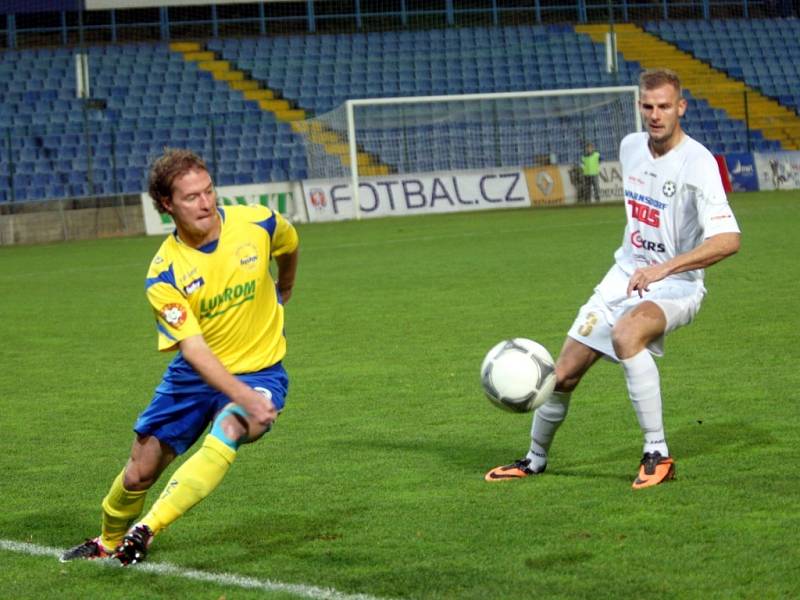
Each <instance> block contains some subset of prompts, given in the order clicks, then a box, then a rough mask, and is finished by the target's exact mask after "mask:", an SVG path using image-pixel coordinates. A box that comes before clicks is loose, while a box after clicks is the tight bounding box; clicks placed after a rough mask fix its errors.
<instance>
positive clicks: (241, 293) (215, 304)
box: [200, 279, 256, 319]
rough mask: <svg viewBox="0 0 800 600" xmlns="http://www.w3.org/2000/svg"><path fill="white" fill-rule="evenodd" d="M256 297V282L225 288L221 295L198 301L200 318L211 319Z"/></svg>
mask: <svg viewBox="0 0 800 600" xmlns="http://www.w3.org/2000/svg"><path fill="white" fill-rule="evenodd" d="M255 297H256V280H255V279H253V280H251V281H248V282H246V283H240V284H237V285H235V286H232V287H227V288H225V289H224V290H223V291H222V293H220V294H215V295H213V296H211V297H210V298H202V299H201V300H200V316H201V317H202V318H204V319H213V318H214V317H218V316H219V315H221V314H223V313H225V312H227V311H229V310H230V309H232V308H235V307H237V306H239V305H241V304H244V303H245V302H249V301H250V300H253V299H254V298H255Z"/></svg>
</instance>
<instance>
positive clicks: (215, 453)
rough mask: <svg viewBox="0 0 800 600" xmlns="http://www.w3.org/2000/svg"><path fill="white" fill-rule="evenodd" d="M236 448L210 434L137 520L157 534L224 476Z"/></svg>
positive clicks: (210, 490)
mask: <svg viewBox="0 0 800 600" xmlns="http://www.w3.org/2000/svg"><path fill="white" fill-rule="evenodd" d="M235 458H236V451H235V450H233V449H232V448H230V447H229V446H227V445H226V444H224V443H222V442H221V441H220V440H218V439H217V438H215V437H214V436H212V435H208V436H206V438H205V440H203V445H202V446H201V447H200V449H199V450H198V451H197V452H195V453H194V454H193V455H192V456H191V457H189V459H188V460H187V461H186V462H185V463H183V464H182V465H181V466H180V467H179V468H178V470H177V471H175V474H174V475H173V476H172V479H170V481H169V483H168V484H167V487H165V488H164V491H163V492H162V493H161V496H159V498H158V500H156V502H155V504H153V506H152V508H150V511H149V512H148V513H147V514H146V515H145V517H144V518H143V519H142V520H141V523H143V524H145V525H147V526H148V527H149V528H150V529H151V530H152V531H153V533H158V532H159V531H161V530H162V529H164V528H165V527H167V526H168V525H170V524H171V523H172V522H173V521H175V520H176V519H177V518H178V517H180V516H181V515H183V514H184V513H186V512H187V511H188V510H189V509H190V508H192V507H193V506H194V505H195V504H197V503H198V502H200V501H201V500H202V499H203V498H205V497H206V496H208V495H209V494H210V493H211V492H212V491H214V489H215V488H216V487H217V486H218V485H219V483H220V482H221V481H222V478H223V477H225V473H227V471H228V468H229V467H230V466H231V463H232V462H233V459H235Z"/></svg>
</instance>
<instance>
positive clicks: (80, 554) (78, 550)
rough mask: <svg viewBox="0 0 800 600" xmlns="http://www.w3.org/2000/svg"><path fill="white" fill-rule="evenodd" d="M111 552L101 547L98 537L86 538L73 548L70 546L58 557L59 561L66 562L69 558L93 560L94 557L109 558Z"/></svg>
mask: <svg viewBox="0 0 800 600" xmlns="http://www.w3.org/2000/svg"><path fill="white" fill-rule="evenodd" d="M110 556H111V552H110V551H108V550H106V549H105V548H104V547H103V544H101V543H100V538H99V537H96V538H93V539H91V538H87V539H86V541H85V542H83V543H82V544H78V545H77V546H75V547H74V548H70V549H69V550H67V551H66V552H64V554H62V555H61V558H60V559H59V560H60V561H61V562H68V561H70V560H81V559H83V560H94V559H96V558H109V557H110Z"/></svg>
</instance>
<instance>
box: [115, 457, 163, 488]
mask: <svg viewBox="0 0 800 600" xmlns="http://www.w3.org/2000/svg"><path fill="white" fill-rule="evenodd" d="M157 479H158V472H157V471H156V470H155V469H148V468H146V467H144V466H143V465H140V464H129V465H128V466H127V467H126V468H125V477H124V478H123V481H122V485H123V486H124V487H125V489H126V490H128V491H129V492H142V491H144V490H149V489H150V488H151V487H152V485H153V484H154V483H155V482H156V480H157Z"/></svg>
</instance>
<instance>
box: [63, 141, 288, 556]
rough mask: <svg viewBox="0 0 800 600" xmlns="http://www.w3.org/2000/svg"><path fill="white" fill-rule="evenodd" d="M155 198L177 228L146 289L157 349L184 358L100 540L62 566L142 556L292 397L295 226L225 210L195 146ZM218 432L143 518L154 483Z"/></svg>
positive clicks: (148, 412)
mask: <svg viewBox="0 0 800 600" xmlns="http://www.w3.org/2000/svg"><path fill="white" fill-rule="evenodd" d="M148 191H149V193H150V196H151V197H152V198H153V201H154V203H155V205H156V208H157V209H158V210H159V211H160V212H162V213H164V212H166V213H169V214H170V216H171V217H172V219H173V220H174V222H175V232H174V233H173V234H171V235H170V236H169V237H167V239H166V240H164V243H163V244H162V245H161V247H160V248H159V250H158V252H157V253H156V255H155V257H154V258H153V260H152V262H151V263H150V269H149V271H148V273H147V279H146V281H145V290H146V293H147V299H148V300H149V302H150V304H151V306H152V308H153V311H154V313H155V321H156V328H157V330H158V349H159V350H161V351H173V350H178V353H177V355H176V356H175V358H174V359H173V360H172V362H171V363H170V364H169V366H168V367H167V370H166V372H165V373H164V376H163V379H162V381H161V383H160V384H159V385H158V387H157V388H156V390H155V394H154V396H153V399H152V401H151V402H150V404H149V406H148V407H147V408H146V409H145V410H144V412H142V413H141V415H140V416H139V418H138V420H137V421H136V424H135V425H134V428H133V429H134V432H135V434H136V437H135V439H134V442H133V447H132V449H131V453H130V458H129V459H128V462H127V464H126V465H125V468H124V469H123V470H122V472H121V473H120V474H119V475H118V476H117V478H116V479H115V480H114V482H113V483H112V485H111V489H110V490H109V492H108V494H107V495H106V497H105V499H104V500H103V503H102V531H101V534H100V535H99V536H98V537H95V538H93V539H88V540H86V541H85V542H84V543H83V544H80V545H78V546H76V547H75V548H72V549H70V550H68V551H67V552H65V553H64V555H63V556H62V561H66V560H73V559H78V558H85V559H93V558H107V557H113V558H116V559H117V560H119V561H120V562H121V563H122V564H123V565H128V564H133V563H137V562H140V561H142V560H144V558H145V557H146V555H147V549H148V547H149V545H150V542H151V541H152V538H153V536H154V535H156V534H158V533H159V532H160V531H161V530H163V529H164V528H165V527H167V526H168V525H170V524H171V523H172V522H174V521H175V520H176V519H178V518H179V517H180V516H181V515H183V514H184V513H185V512H186V511H188V510H189V509H190V508H192V507H193V506H194V505H195V504H197V503H198V502H199V501H200V500H202V499H203V498H205V497H206V496H207V495H208V494H209V493H210V492H211V491H213V490H214V489H215V488H216V487H217V485H219V483H220V482H221V481H222V478H223V477H224V475H225V473H226V471H227V470H228V468H229V467H230V465H231V463H232V462H233V460H234V458H235V457H236V454H237V451H238V449H239V447H240V446H241V445H242V444H245V443H248V442H254V441H256V440H257V439H259V438H260V437H261V436H262V435H264V433H266V432H267V431H269V429H270V428H271V426H272V423H273V422H274V421H275V419H276V418H277V416H278V413H279V412H280V411H281V410H282V409H283V405H284V400H285V397H286V393H287V388H288V383H289V381H288V377H287V374H286V371H285V370H284V368H283V366H282V365H281V359H282V358H283V356H284V354H285V352H286V339H285V338H284V335H283V303H285V302H286V301H288V300H289V298H290V297H291V294H292V287H293V285H294V279H295V273H296V271H297V258H298V250H297V248H298V238H297V233H296V231H295V229H294V227H292V225H291V224H290V223H289V222H287V221H286V220H285V219H284V218H283V217H281V215H280V214H278V213H277V212H273V211H271V210H270V209H268V208H265V207H261V206H235V207H224V208H223V207H219V206H217V197H216V193H215V191H214V184H213V182H212V180H211V176H210V175H209V172H208V169H207V168H206V165H205V163H204V162H203V160H202V159H201V158H200V157H198V156H197V155H195V154H194V153H192V152H190V151H188V150H166V151H165V153H164V154H163V155H162V156H161V157H160V158H158V159H157V160H156V161H155V162H154V163H153V166H152V168H151V170H150V178H149V190H148ZM273 258H274V259H275V262H276V264H277V267H278V269H277V283H276V282H274V281H273V279H272V276H271V275H270V272H269V263H270V260H271V259H273ZM209 425H211V428H210V431H209V433H208V434H207V435H206V437H205V438H204V440H203V442H202V445H201V446H200V448H199V449H198V450H197V451H196V452H195V453H194V454H193V455H192V456H190V457H189V458H188V459H187V460H186V462H184V463H183V464H182V465H181V466H180V467H179V468H178V469H177V470H176V471H175V474H174V475H173V477H172V478H171V479H170V481H169V482H168V483H167V485H166V486H165V488H164V491H163V492H162V494H161V496H160V497H159V498H158V499H157V500H156V502H155V503H154V504H153V506H152V507H151V508H150V511H149V512H148V513H147V514H146V515H145V516H144V517H143V518H142V519H141V520H139V516H140V514H141V513H142V509H143V507H144V502H145V496H146V495H147V492H148V490H149V489H150V487H151V486H152V485H153V484H154V483H155V482H156V481H157V480H158V478H159V476H160V475H161V473H162V472H163V471H164V469H166V467H167V466H168V465H169V464H170V463H171V462H172V461H173V459H175V457H176V456H178V455H179V454H182V453H184V452H185V451H186V450H188V449H189V448H190V447H191V446H192V445H193V444H194V443H195V441H197V440H198V439H199V438H200V436H201V435H202V434H203V432H204V431H205V430H206V428H207V427H208V426H209Z"/></svg>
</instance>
